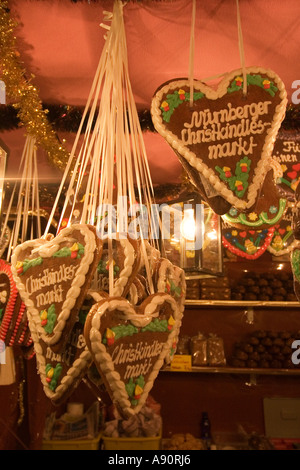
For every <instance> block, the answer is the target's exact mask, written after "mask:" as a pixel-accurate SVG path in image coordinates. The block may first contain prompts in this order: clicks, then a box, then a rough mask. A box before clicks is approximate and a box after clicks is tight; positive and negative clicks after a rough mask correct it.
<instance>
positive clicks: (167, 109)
mask: <svg viewBox="0 0 300 470" xmlns="http://www.w3.org/2000/svg"><path fill="white" fill-rule="evenodd" d="M190 95H191V94H190V93H189V92H187V91H184V90H183V93H179V90H175V91H174V93H169V94H168V95H167V96H166V99H165V101H163V103H161V106H160V109H161V110H162V118H163V120H164V121H165V122H170V119H171V116H172V114H173V112H174V110H175V109H176V108H178V106H180V105H181V104H182V103H184V102H185V101H190ZM193 96H194V101H197V100H200V99H201V98H203V97H204V96H205V95H204V93H201V92H194V95H193Z"/></svg>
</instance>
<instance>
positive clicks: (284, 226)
mask: <svg viewBox="0 0 300 470" xmlns="http://www.w3.org/2000/svg"><path fill="white" fill-rule="evenodd" d="M290 204H291V203H290ZM292 220H293V207H292V206H290V207H289V208H288V210H287V212H286V213H285V214H284V216H283V218H282V219H281V220H280V222H279V224H276V225H275V231H274V235H273V237H272V240H271V243H270V245H269V246H268V248H267V250H268V251H269V252H270V253H272V255H274V256H282V255H285V254H287V253H290V252H291V251H292V249H293V248H294V247H295V246H296V244H297V240H296V239H295V237H294V232H293V228H292Z"/></svg>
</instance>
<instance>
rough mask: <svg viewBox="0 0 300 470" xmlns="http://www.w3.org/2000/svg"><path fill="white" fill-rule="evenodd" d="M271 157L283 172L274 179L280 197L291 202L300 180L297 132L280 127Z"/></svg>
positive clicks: (299, 144) (299, 138)
mask: <svg viewBox="0 0 300 470" xmlns="http://www.w3.org/2000/svg"><path fill="white" fill-rule="evenodd" d="M273 158H274V159H275V160H276V161H277V162H278V163H279V164H280V165H281V168H282V173H283V174H282V176H281V177H278V178H277V180H276V184H277V187H278V189H279V191H280V192H281V194H282V197H285V198H286V199H288V200H289V201H291V202H293V201H294V199H295V191H296V188H297V186H298V184H299V181H300V137H299V132H297V131H295V130H282V129H281V130H280V131H279V133H278V136H277V138H276V141H275V144H274V150H273Z"/></svg>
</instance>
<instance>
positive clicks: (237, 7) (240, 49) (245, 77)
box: [236, 0, 247, 95]
mask: <svg viewBox="0 0 300 470" xmlns="http://www.w3.org/2000/svg"><path fill="white" fill-rule="evenodd" d="M236 9H237V26H238V40H239V52H240V60H241V67H242V71H243V94H244V95H246V94H247V73H246V64H245V52H244V42H243V32H242V23H241V15H240V6H239V0H236Z"/></svg>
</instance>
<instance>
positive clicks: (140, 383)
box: [125, 375, 145, 406]
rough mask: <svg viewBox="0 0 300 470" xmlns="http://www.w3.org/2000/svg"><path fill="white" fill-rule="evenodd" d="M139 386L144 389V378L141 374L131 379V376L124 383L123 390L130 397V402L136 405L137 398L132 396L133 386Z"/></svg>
mask: <svg viewBox="0 0 300 470" xmlns="http://www.w3.org/2000/svg"><path fill="white" fill-rule="evenodd" d="M137 385H138V386H139V387H141V388H142V389H144V387H145V378H144V377H143V375H140V376H139V377H137V379H135V380H133V378H132V377H131V378H130V379H129V380H128V382H127V383H126V384H125V390H126V392H127V394H128V397H129V398H130V402H131V404H132V405H133V406H136V405H137V404H138V402H139V398H137V397H135V396H134V393H135V387H136V386H137Z"/></svg>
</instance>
